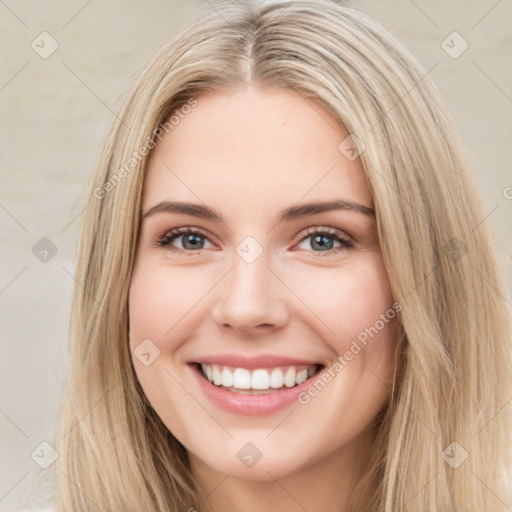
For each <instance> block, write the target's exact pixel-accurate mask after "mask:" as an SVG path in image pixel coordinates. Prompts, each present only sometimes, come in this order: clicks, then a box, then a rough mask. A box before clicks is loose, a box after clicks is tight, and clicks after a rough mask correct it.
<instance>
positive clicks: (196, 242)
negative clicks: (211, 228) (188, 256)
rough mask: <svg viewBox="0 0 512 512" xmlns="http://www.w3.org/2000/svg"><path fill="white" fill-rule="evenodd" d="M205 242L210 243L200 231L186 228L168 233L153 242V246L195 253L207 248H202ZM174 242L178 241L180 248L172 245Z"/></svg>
mask: <svg viewBox="0 0 512 512" xmlns="http://www.w3.org/2000/svg"><path fill="white" fill-rule="evenodd" d="M205 240H207V241H208V243H210V242H209V240H208V238H207V236H206V235H205V234H204V233H203V232H202V231H201V230H199V229H196V228H188V227H186V228H176V229H173V230H171V231H168V232H167V233H165V235H164V236H162V237H160V238H157V239H156V240H155V245H156V246H157V247H166V248H168V249H169V250H173V251H178V252H195V251H197V250H200V249H205V248H207V247H205V246H204V243H205ZM175 241H178V242H179V243H180V245H181V247H176V246H175V245H173V244H174V242H175Z"/></svg>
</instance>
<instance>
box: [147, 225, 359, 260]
mask: <svg viewBox="0 0 512 512" xmlns="http://www.w3.org/2000/svg"><path fill="white" fill-rule="evenodd" d="M187 234H196V235H199V236H201V237H204V238H205V239H207V240H208V241H209V242H210V243H211V244H213V245H218V244H217V243H216V242H214V241H212V240H211V238H215V237H213V235H211V234H210V233H209V232H208V231H207V230H204V229H203V228H198V227H195V226H180V227H177V228H173V229H169V230H167V231H165V232H164V233H163V234H162V235H159V236H157V237H156V238H155V239H154V242H153V246H154V247H157V248H169V250H171V251H174V252H178V253H182V254H183V253H186V254H187V255H188V256H190V255H194V254H197V253H199V252H200V251H201V249H198V250H195V251H192V250H185V249H181V248H179V247H174V246H171V242H167V243H164V242H163V240H164V238H165V237H169V238H172V239H173V240H172V241H174V240H177V239H179V238H180V237H181V236H184V235H187ZM314 234H324V235H328V236H330V237H332V238H337V239H338V242H339V243H341V244H342V245H341V246H340V247H336V248H333V249H329V250H327V251H308V252H312V253H314V254H316V255H317V256H327V255H330V254H335V253H337V252H338V251H340V250H343V249H349V248H351V247H353V245H354V242H355V240H354V239H353V237H351V236H350V235H348V234H347V233H345V232H344V231H342V230H340V229H338V228H333V227H331V226H322V225H320V226H310V227H308V228H307V229H306V230H302V231H301V233H300V234H299V235H297V237H296V238H295V241H294V242H293V247H294V246H296V245H297V244H299V243H301V242H303V241H304V240H306V239H307V238H309V237H310V236H312V235H314ZM170 247H172V249H171V248H170Z"/></svg>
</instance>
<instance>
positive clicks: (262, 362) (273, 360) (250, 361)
mask: <svg viewBox="0 0 512 512" xmlns="http://www.w3.org/2000/svg"><path fill="white" fill-rule="evenodd" d="M189 363H205V364H220V365H222V366H232V367H234V368H247V369H248V370H256V369H257V368H273V367H275V366H294V365H297V366H299V365H308V366H309V365H313V364H321V363H320V362H319V361H306V360H304V359H294V358H291V357H284V356H278V355H271V354H261V355H258V356H254V357H245V356H241V355H239V354H216V355H213V356H205V357H199V358H198V359H194V360H191V361H189Z"/></svg>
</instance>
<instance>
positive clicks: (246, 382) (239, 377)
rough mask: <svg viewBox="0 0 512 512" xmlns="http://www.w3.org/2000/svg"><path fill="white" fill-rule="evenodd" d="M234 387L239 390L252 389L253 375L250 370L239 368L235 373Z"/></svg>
mask: <svg viewBox="0 0 512 512" xmlns="http://www.w3.org/2000/svg"><path fill="white" fill-rule="evenodd" d="M214 384H215V382H214ZM233 387H234V388H238V389H251V374H250V373H249V370H246V369H245V368H237V369H236V370H235V371H234V372H233Z"/></svg>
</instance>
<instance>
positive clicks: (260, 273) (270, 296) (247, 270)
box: [212, 254, 288, 337]
mask: <svg viewBox="0 0 512 512" xmlns="http://www.w3.org/2000/svg"><path fill="white" fill-rule="evenodd" d="M234 260H235V261H234V263H233V268H232V270H231V271H230V272H229V273H228V275H227V276H226V277H225V278H224V279H223V280H222V282H221V283H219V286H218V287H216V288H218V295H217V297H216V299H217V300H216V302H215V305H214V307H213V310H212V318H213V320H214V321H215V323H216V324H217V325H218V326H219V327H220V328H221V329H223V330H226V329H230V330H234V331H236V332H237V333H238V334H240V335H244V336H247V337H251V336H252V337H254V336H261V335H262V334H266V335H268V334H269V333H270V332H273V331H275V330H277V329H279V328H282V327H283V326H284V325H285V324H286V322H287V321H288V307H287V301H286V291H287V290H286V286H285V285H284V284H283V282H282V281H281V280H280V279H279V278H278V277H277V276H276V274H275V271H273V270H271V268H270V267H269V266H268V262H267V260H266V258H265V257H264V254H263V255H261V256H260V257H259V258H258V259H257V260H256V261H254V262H252V263H247V262H245V261H244V260H243V259H242V258H239V257H235V258H234Z"/></svg>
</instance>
